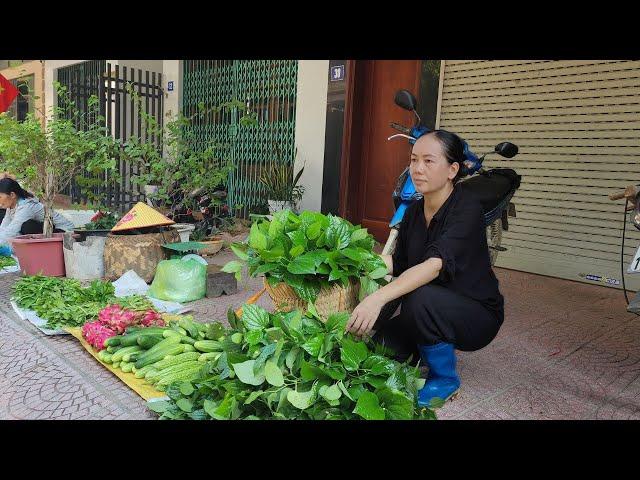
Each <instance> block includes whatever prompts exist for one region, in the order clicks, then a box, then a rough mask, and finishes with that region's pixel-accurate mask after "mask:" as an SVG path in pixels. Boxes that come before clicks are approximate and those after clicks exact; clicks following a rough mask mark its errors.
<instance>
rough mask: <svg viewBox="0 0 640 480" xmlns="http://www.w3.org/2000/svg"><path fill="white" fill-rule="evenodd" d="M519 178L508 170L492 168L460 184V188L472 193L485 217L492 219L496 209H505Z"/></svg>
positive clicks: (516, 187) (518, 182)
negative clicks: (488, 216)
mask: <svg viewBox="0 0 640 480" xmlns="http://www.w3.org/2000/svg"><path fill="white" fill-rule="evenodd" d="M520 179H521V176H520V175H518V174H517V173H516V172H515V171H514V170H512V169H510V168H493V169H491V170H487V171H485V172H482V173H480V174H479V175H474V176H472V177H470V178H469V179H467V180H462V181H461V182H460V188H463V189H464V190H467V191H470V192H473V194H474V196H475V197H476V198H477V199H478V200H479V201H480V203H481V205H482V209H483V211H484V213H485V215H487V214H489V215H490V216H492V217H493V215H492V214H493V213H494V212H495V210H496V209H499V210H502V209H503V208H505V207H506V204H507V203H508V202H509V200H510V199H511V197H512V196H513V194H514V193H515V191H516V190H517V189H518V187H520Z"/></svg>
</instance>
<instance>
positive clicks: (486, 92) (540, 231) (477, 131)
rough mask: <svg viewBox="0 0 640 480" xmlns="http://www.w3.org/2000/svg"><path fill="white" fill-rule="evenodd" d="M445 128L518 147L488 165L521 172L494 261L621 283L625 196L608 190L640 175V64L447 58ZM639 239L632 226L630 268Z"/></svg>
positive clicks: (476, 144) (480, 141)
mask: <svg viewBox="0 0 640 480" xmlns="http://www.w3.org/2000/svg"><path fill="white" fill-rule="evenodd" d="M440 127H441V128H445V129H449V130H452V131H455V132H457V133H459V134H460V135H462V136H463V137H464V138H465V139H466V140H467V141H468V142H469V144H470V145H471V147H472V148H473V149H474V150H475V151H477V152H479V153H481V152H485V151H489V150H491V149H492V148H493V146H494V145H495V144H496V143H498V142H501V141H504V140H508V141H512V142H514V143H516V144H517V145H518V146H519V147H520V153H519V154H518V156H516V157H514V158H513V159H512V160H504V159H499V158H496V157H493V158H492V159H491V160H490V161H488V162H487V163H486V165H487V166H488V167H498V166H508V167H512V168H514V169H516V170H517V171H518V173H519V174H521V175H522V185H521V187H520V189H519V190H518V192H517V193H516V195H515V197H514V203H515V204H516V210H517V218H515V219H513V220H512V221H510V228H509V231H508V232H505V233H504V237H503V240H502V244H503V245H504V246H505V247H506V248H507V249H508V250H507V251H506V252H501V253H500V254H499V255H498V261H497V263H496V265H497V266H499V267H506V268H513V269H516V270H524V271H528V272H533V273H539V274H543V275H552V276H556V277H561V278H567V279H570V280H577V281H582V282H587V283H592V282H594V281H595V282H598V283H603V284H605V285H609V286H620V283H621V273H620V247H621V245H620V244H621V235H622V226H623V223H622V222H623V202H612V201H610V200H609V198H608V195H609V194H610V193H612V192H615V191H617V190H622V189H623V188H624V187H625V186H627V185H631V184H637V183H638V181H639V180H640V162H638V157H639V156H640V145H639V143H638V136H639V135H640V62H638V61H629V60H624V61H618V60H606V61H596V60H589V61H577V60H566V61H565V60H563V61H557V60H553V61H533V60H499V61H484V60H480V61H470V60H465V61H449V60H447V61H446V62H445V64H444V72H443V77H442V91H441V110H440ZM638 243H640V232H638V231H637V230H636V229H634V228H633V227H630V225H627V229H626V241H625V251H624V261H625V265H624V268H625V270H626V268H627V265H628V263H629V262H630V261H631V259H632V258H633V254H634V253H635V251H636V250H635V249H636V248H637V247H638ZM626 286H627V288H631V289H634V290H637V289H639V288H640V276H639V275H629V276H627V277H626Z"/></svg>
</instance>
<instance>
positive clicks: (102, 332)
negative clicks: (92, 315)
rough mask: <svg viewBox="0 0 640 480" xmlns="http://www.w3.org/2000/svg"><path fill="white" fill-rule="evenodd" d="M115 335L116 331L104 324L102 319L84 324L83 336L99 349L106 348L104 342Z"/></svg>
mask: <svg viewBox="0 0 640 480" xmlns="http://www.w3.org/2000/svg"><path fill="white" fill-rule="evenodd" d="M115 335H116V332H114V331H113V330H112V329H110V328H109V327H107V326H106V325H103V324H102V323H101V322H100V320H96V321H95V322H89V323H85V324H84V325H83V326H82V337H83V338H84V339H85V340H86V341H87V342H89V345H91V346H92V347H93V348H95V349H96V350H98V351H100V350H103V349H104V348H105V346H104V342H105V341H106V340H107V339H108V338H111V337H113V336H115Z"/></svg>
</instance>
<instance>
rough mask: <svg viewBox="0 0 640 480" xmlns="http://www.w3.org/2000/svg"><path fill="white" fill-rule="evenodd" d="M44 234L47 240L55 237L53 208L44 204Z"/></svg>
mask: <svg viewBox="0 0 640 480" xmlns="http://www.w3.org/2000/svg"><path fill="white" fill-rule="evenodd" d="M42 233H43V234H44V237H45V238H51V237H52V236H53V207H52V206H51V205H48V204H47V203H45V204H44V223H43V225H42Z"/></svg>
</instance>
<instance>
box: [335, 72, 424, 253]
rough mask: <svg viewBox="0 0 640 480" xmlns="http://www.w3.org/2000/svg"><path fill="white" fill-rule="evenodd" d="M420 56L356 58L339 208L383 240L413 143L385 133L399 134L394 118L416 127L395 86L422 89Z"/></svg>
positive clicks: (415, 90) (387, 232) (415, 91)
mask: <svg viewBox="0 0 640 480" xmlns="http://www.w3.org/2000/svg"><path fill="white" fill-rule="evenodd" d="M420 66H421V61H420V60H367V61H362V62H355V72H354V81H353V87H352V104H351V108H352V113H351V118H350V127H351V128H350V130H351V132H350V145H349V148H348V159H347V162H346V163H348V166H347V168H345V170H343V173H345V174H346V181H345V182H344V183H343V187H344V188H345V189H347V191H346V192H345V191H343V192H341V193H342V197H341V200H342V201H341V206H342V208H341V213H342V214H343V215H344V216H345V217H346V218H348V219H349V220H350V221H351V222H352V223H354V224H361V225H362V226H363V227H365V228H368V229H369V231H370V232H371V233H372V234H373V235H374V236H375V237H376V239H377V240H378V241H380V242H384V241H385V240H386V238H387V236H388V235H389V221H390V220H391V217H392V216H393V213H394V209H393V201H392V199H391V193H392V191H393V189H394V188H395V185H396V182H397V179H398V176H399V175H400V173H401V172H402V170H403V169H404V168H405V167H406V166H407V165H408V164H409V156H410V154H411V148H410V147H411V146H410V145H409V143H408V142H407V141H406V140H401V139H394V140H391V141H387V137H389V136H390V135H392V134H394V133H397V132H396V131H395V130H393V129H392V128H391V127H390V126H389V123H390V122H397V123H400V124H402V125H405V126H412V125H413V123H414V121H415V117H414V116H413V114H412V113H411V112H407V111H406V110H403V109H401V108H400V107H398V106H397V105H396V104H395V103H394V97H395V93H396V91H397V90H399V89H401V88H406V89H408V90H410V91H412V92H413V93H414V94H415V95H417V94H418V87H419V79H420Z"/></svg>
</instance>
